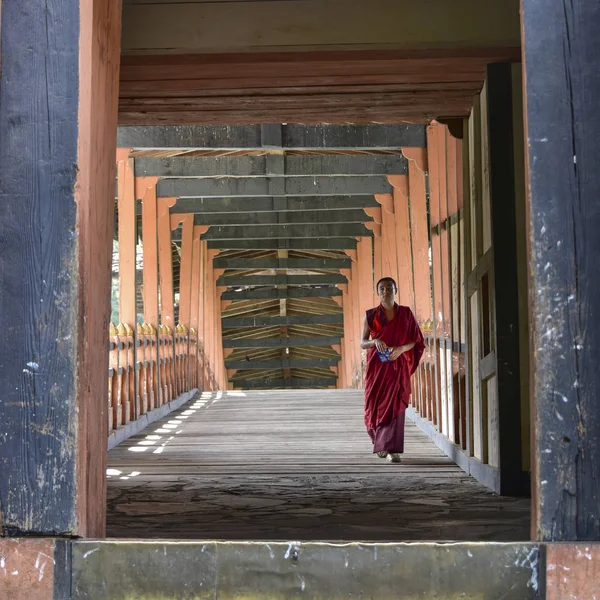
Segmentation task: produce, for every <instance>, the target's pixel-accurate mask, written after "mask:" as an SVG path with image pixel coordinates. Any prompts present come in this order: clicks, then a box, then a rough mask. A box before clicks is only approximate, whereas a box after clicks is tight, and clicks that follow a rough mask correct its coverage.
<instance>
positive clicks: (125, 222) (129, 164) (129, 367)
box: [117, 148, 142, 422]
mask: <svg viewBox="0 0 600 600" xmlns="http://www.w3.org/2000/svg"><path fill="white" fill-rule="evenodd" d="M129 152H130V151H129V149H128V148H119V149H118V150H117V207H118V217H119V219H118V223H119V227H118V240H119V321H120V322H121V323H123V324H124V325H125V328H126V332H127V334H128V335H126V336H125V340H124V341H122V342H121V343H123V344H125V345H126V351H125V352H122V353H121V356H122V357H123V358H124V359H125V360H123V361H122V362H120V365H119V366H120V369H122V370H123V372H122V377H123V380H124V386H123V388H124V392H125V407H126V411H127V415H126V418H125V422H128V421H130V420H131V421H135V419H137V418H138V416H139V415H140V414H141V412H142V406H141V403H140V395H139V390H138V387H139V386H138V381H137V378H136V373H137V368H136V367H137V364H136V363H137V360H136V358H137V357H136V354H137V348H136V321H137V316H136V284H135V279H136V277H135V264H136V257H135V242H136V238H137V224H136V206H135V205H136V198H135V175H134V165H133V163H134V160H133V158H129Z"/></svg>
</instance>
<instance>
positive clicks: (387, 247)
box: [375, 194, 398, 282]
mask: <svg viewBox="0 0 600 600" xmlns="http://www.w3.org/2000/svg"><path fill="white" fill-rule="evenodd" d="M375 200H377V202H379V204H380V205H381V273H382V277H392V278H393V279H394V280H395V281H396V282H397V281H398V249H397V246H396V221H395V218H394V198H393V195H392V194H375Z"/></svg>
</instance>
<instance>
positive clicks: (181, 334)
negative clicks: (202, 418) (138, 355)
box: [171, 214, 194, 395]
mask: <svg viewBox="0 0 600 600" xmlns="http://www.w3.org/2000/svg"><path fill="white" fill-rule="evenodd" d="M179 223H181V224H182V228H181V266H180V269H179V318H178V323H177V329H178V332H177V335H176V339H177V340H178V342H177V343H176V356H177V371H178V373H177V381H178V386H179V387H178V390H177V394H178V395H180V394H182V393H184V392H187V391H189V389H190V387H189V350H190V348H189V330H190V316H191V310H192V306H191V299H192V288H191V286H192V259H193V256H192V252H193V245H194V215H193V214H181V215H179V214H175V215H171V229H172V230H173V229H176V228H177V227H178V226H179Z"/></svg>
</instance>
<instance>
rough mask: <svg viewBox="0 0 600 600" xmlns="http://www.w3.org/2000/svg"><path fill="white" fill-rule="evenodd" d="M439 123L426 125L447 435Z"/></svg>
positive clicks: (440, 402)
mask: <svg viewBox="0 0 600 600" xmlns="http://www.w3.org/2000/svg"><path fill="white" fill-rule="evenodd" d="M440 129H441V127H440V126H438V125H437V124H434V125H430V126H429V127H427V152H428V162H429V215H430V226H431V234H430V235H431V267H432V269H433V325H434V326H433V347H434V349H435V354H434V359H435V382H436V398H437V415H438V428H439V430H440V432H441V433H443V434H444V435H448V419H447V397H446V393H445V392H446V388H445V385H444V379H445V366H446V361H445V355H444V352H443V348H442V343H443V335H444V330H443V328H444V306H443V300H442V298H443V282H442V258H441V253H442V248H441V246H442V244H441V240H440V231H441V223H440V184H441V179H442V174H443V178H444V183H445V176H446V173H445V171H443V167H441V166H440V154H439V134H440Z"/></svg>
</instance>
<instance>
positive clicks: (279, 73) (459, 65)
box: [121, 7, 520, 91]
mask: <svg viewBox="0 0 600 600" xmlns="http://www.w3.org/2000/svg"><path fill="white" fill-rule="evenodd" d="M488 8H489V7H488ZM512 18H513V19H514V15H512ZM515 24H516V25H517V26H518V21H515ZM447 25H448V24H447V22H445V23H444V28H447ZM363 27H364V25H363ZM513 35H514V36H515V37H514V44H512V47H511V46H510V45H505V44H502V45H500V46H496V47H491V46H489V47H482V46H476V45H473V46H471V47H463V48H444V49H443V50H439V49H438V50H435V49H431V48H429V49H415V48H414V47H413V48H410V49H408V50H407V49H405V50H381V49H377V50H362V51H356V50H327V51H305V52H300V51H289V50H288V51H285V52H237V53H210V54H202V55H197V54H164V53H161V54H153V55H145V56H142V55H137V56H133V55H124V56H122V58H121V85H122V86H123V85H124V84H127V83H134V82H138V83H140V84H142V83H147V85H149V86H150V85H152V81H157V78H159V79H158V80H159V81H161V82H163V85H164V82H166V81H169V83H172V84H173V85H174V87H175V89H176V90H179V89H180V88H179V87H177V84H178V83H179V84H180V85H181V84H182V83H183V82H184V81H186V82H187V83H188V85H194V84H195V82H198V86H200V85H202V84H204V86H205V87H208V86H210V85H211V84H212V87H213V88H215V87H216V88H219V89H225V88H227V87H233V88H243V87H244V86H245V85H246V84H245V83H244V81H247V82H249V84H250V85H251V87H253V88H265V87H267V88H271V89H272V88H274V87H275V88H276V87H278V86H287V85H291V86H294V83H295V84H296V86H300V87H305V86H311V87H312V86H318V85H328V86H336V87H337V86H339V85H342V84H343V83H344V82H349V81H350V80H351V78H352V77H354V78H356V82H357V83H360V84H361V85H366V84H369V83H379V84H381V83H383V82H397V83H404V84H407V83H413V84H418V83H433V84H435V83H437V84H439V83H440V82H443V83H448V82H455V81H461V82H467V81H471V82H478V83H481V81H482V79H483V77H484V76H485V67H486V65H488V64H489V63H493V62H507V61H511V60H513V61H514V60H518V59H519V58H520V52H519V41H520V40H519V36H518V32H517V31H516V30H513ZM488 41H489V40H488ZM376 43H378V44H379V43H381V40H380V39H378V40H377V42H376ZM225 68H226V69H227V75H228V76H227V77H224V76H223V75H224V73H223V71H224V69H225ZM291 70H293V73H292V72H291ZM394 77H396V78H397V79H394ZM134 89H135V90H137V88H134ZM186 89H187V88H186ZM192 89H193V88H192ZM163 91H164V90H163Z"/></svg>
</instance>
